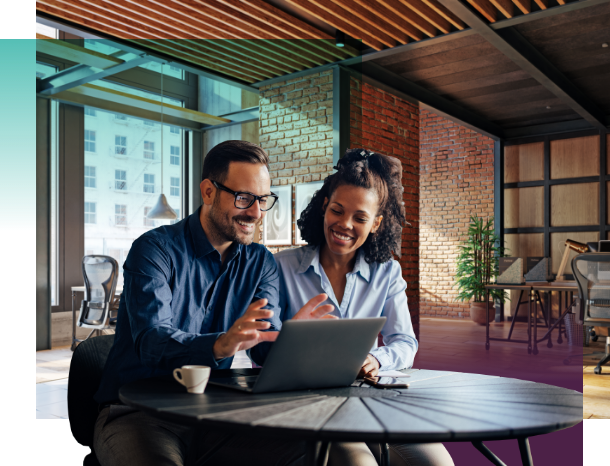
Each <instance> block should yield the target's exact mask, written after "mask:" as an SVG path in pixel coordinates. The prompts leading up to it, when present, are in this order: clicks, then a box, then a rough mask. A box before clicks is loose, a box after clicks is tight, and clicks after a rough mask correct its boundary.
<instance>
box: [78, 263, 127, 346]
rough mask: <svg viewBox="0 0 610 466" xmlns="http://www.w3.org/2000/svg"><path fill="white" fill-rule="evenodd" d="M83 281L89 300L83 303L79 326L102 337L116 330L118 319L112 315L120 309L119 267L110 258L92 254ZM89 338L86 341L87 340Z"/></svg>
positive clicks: (84, 268)
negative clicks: (103, 333) (118, 291)
mask: <svg viewBox="0 0 610 466" xmlns="http://www.w3.org/2000/svg"><path fill="white" fill-rule="evenodd" d="M82 267H83V279H84V281H85V299H84V300H83V301H82V304H81V308H80V314H79V316H78V321H77V325H78V326H79V327H85V328H91V329H93V330H91V333H90V334H89V335H88V336H87V338H89V337H90V336H91V335H93V333H96V332H97V335H98V336H99V335H101V334H102V331H103V330H107V329H115V328H116V317H112V316H111V315H110V313H111V311H113V310H115V309H117V308H118V306H117V304H118V303H117V301H116V300H115V297H114V293H115V290H116V284H117V279H118V276H119V264H118V263H117V261H116V260H115V259H114V258H112V257H110V256H101V255H92V256H85V257H83V264H82ZM87 338H85V340H86V339H87Z"/></svg>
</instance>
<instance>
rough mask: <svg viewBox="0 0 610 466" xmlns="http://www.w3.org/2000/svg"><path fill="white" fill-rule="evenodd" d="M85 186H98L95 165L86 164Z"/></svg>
mask: <svg viewBox="0 0 610 466" xmlns="http://www.w3.org/2000/svg"><path fill="white" fill-rule="evenodd" d="M85 188H97V186H96V183H95V167H90V166H87V165H85Z"/></svg>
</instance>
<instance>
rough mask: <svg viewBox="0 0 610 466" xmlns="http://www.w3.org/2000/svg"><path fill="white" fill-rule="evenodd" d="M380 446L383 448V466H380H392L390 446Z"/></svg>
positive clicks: (382, 444) (384, 444) (383, 444)
mask: <svg viewBox="0 0 610 466" xmlns="http://www.w3.org/2000/svg"><path fill="white" fill-rule="evenodd" d="M379 445H380V446H381V464H380V465H379V466H390V445H389V444H387V443H381V444H379Z"/></svg>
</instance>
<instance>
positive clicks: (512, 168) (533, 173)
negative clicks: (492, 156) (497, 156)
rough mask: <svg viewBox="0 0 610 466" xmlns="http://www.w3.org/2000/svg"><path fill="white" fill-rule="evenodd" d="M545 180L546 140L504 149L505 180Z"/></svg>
mask: <svg viewBox="0 0 610 466" xmlns="http://www.w3.org/2000/svg"><path fill="white" fill-rule="evenodd" d="M539 180H544V142H534V143H532V144H521V145H518V146H508V147H506V148H505V149H504V182H505V183H517V182H519V181H539Z"/></svg>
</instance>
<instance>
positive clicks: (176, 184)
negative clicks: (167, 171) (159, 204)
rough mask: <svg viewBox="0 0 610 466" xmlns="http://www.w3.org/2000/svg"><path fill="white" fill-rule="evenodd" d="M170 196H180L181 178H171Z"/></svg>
mask: <svg viewBox="0 0 610 466" xmlns="http://www.w3.org/2000/svg"><path fill="white" fill-rule="evenodd" d="M169 195H170V196H180V178H178V177H173V176H172V177H171V178H170V188H169Z"/></svg>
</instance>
